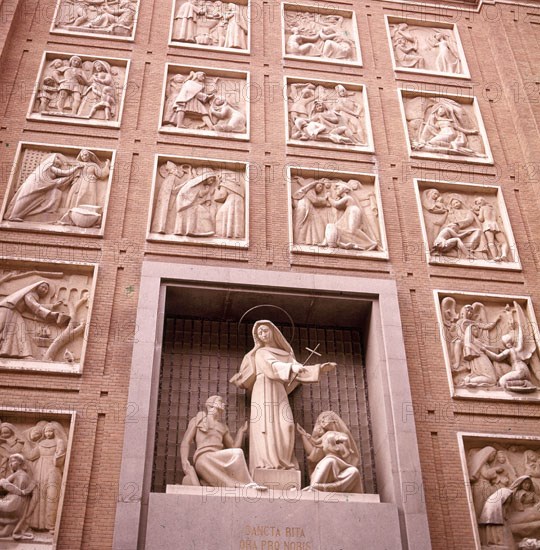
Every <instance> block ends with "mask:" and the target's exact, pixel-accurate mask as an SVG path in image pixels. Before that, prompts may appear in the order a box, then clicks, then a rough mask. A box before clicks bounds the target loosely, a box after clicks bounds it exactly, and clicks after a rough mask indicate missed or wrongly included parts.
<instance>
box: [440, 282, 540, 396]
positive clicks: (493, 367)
mask: <svg viewBox="0 0 540 550" xmlns="http://www.w3.org/2000/svg"><path fill="white" fill-rule="evenodd" d="M435 301H436V303H437V314H438V319H439V330H440V335H441V342H442V345H443V351H444V358H445V363H446V369H447V373H448V379H449V382H450V387H451V390H452V395H453V396H454V397H458V398H471V399H475V398H478V399H498V400H502V399H504V400H514V401H515V400H529V401H537V400H538V399H539V398H540V392H539V387H540V354H539V334H538V327H537V324H536V317H535V315H534V311H533V307H532V302H531V300H530V298H527V297H522V296H500V295H494V294H472V293H471V294H468V293H458V292H446V291H435Z"/></svg>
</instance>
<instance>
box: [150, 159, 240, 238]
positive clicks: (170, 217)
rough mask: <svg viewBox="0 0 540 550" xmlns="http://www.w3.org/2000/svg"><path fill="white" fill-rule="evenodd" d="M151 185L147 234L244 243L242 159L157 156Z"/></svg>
mask: <svg viewBox="0 0 540 550" xmlns="http://www.w3.org/2000/svg"><path fill="white" fill-rule="evenodd" d="M153 189H154V192H153V198H152V205H151V208H150V219H149V224H150V225H149V230H148V239H150V240H156V241H167V242H177V243H186V244H189V243H192V244H209V245H216V246H233V247H239V246H240V247H247V245H248V227H249V224H248V204H249V200H248V197H249V186H248V167H247V165H246V164H243V163H239V162H228V161H222V160H210V159H196V158H184V157H173V156H168V157H167V156H158V157H156V167H155V174H154V187H153Z"/></svg>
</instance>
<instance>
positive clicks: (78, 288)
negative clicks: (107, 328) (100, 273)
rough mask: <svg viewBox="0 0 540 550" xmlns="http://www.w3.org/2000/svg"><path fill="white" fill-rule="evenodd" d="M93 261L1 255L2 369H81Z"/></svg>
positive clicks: (87, 327) (0, 362)
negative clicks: (80, 262)
mask: <svg viewBox="0 0 540 550" xmlns="http://www.w3.org/2000/svg"><path fill="white" fill-rule="evenodd" d="M94 271H95V269H94V266H91V265H78V264H57V263H55V264H49V263H45V262H19V261H14V260H6V259H3V260H2V269H0V369H22V370H40V371H47V372H68V373H80V372H81V371H82V368H83V364H84V356H85V350H86V342H87V336H88V329H89V323H90V313H91V302H92V297H93V292H94Z"/></svg>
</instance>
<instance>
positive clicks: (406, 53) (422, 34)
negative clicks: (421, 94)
mask: <svg viewBox="0 0 540 550" xmlns="http://www.w3.org/2000/svg"><path fill="white" fill-rule="evenodd" d="M386 23H387V30H388V39H389V43H390V51H391V52H392V61H393V64H394V70H396V71H404V72H414V73H428V74H437V75H445V76H452V77H460V78H470V75H469V69H468V67H467V62H466V60H465V54H464V52H463V47H462V45H461V41H460V39H459V33H458V29H457V26H456V25H455V24H452V23H444V22H434V21H422V20H415V19H409V18H407V19H402V18H399V17H392V16H388V15H387V16H386Z"/></svg>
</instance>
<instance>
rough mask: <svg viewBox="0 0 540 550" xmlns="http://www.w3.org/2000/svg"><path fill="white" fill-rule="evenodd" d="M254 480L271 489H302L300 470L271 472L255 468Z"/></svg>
mask: <svg viewBox="0 0 540 550" xmlns="http://www.w3.org/2000/svg"><path fill="white" fill-rule="evenodd" d="M253 480H254V481H255V482H256V483H258V484H259V485H266V486H267V487H268V488H270V489H284V490H289V489H298V490H300V488H301V487H302V476H301V474H300V470H277V469H276V470H271V469H263V468H255V471H254V472H253Z"/></svg>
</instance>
